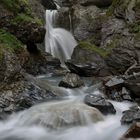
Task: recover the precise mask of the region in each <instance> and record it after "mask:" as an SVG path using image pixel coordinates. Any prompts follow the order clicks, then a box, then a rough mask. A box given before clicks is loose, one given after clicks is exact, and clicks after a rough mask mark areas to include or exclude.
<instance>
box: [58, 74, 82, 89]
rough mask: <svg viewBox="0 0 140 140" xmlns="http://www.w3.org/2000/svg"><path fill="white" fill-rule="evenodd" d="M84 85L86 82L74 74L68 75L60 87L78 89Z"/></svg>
mask: <svg viewBox="0 0 140 140" xmlns="http://www.w3.org/2000/svg"><path fill="white" fill-rule="evenodd" d="M83 85H84V82H83V81H82V80H81V79H80V77H79V76H78V75H76V74H73V73H68V74H66V76H65V77H64V78H63V79H62V81H60V83H59V86H60V87H66V88H78V87H81V86H83Z"/></svg>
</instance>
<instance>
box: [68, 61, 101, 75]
mask: <svg viewBox="0 0 140 140" xmlns="http://www.w3.org/2000/svg"><path fill="white" fill-rule="evenodd" d="M66 65H67V67H68V69H69V70H70V71H71V72H72V73H76V74H78V75H79V76H83V77H90V76H95V75H98V73H99V70H100V68H99V66H98V65H96V64H95V63H91V64H89V63H75V62H74V63H73V62H72V61H69V62H66Z"/></svg>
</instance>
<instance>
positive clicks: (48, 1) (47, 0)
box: [40, 0, 57, 10]
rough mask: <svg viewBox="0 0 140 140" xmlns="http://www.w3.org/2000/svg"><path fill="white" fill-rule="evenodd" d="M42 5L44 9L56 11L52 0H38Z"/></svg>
mask: <svg viewBox="0 0 140 140" xmlns="http://www.w3.org/2000/svg"><path fill="white" fill-rule="evenodd" d="M40 1H41V3H42V5H43V6H44V7H45V8H46V9H52V10H54V9H57V7H56V4H55V3H54V1H53V0H40Z"/></svg>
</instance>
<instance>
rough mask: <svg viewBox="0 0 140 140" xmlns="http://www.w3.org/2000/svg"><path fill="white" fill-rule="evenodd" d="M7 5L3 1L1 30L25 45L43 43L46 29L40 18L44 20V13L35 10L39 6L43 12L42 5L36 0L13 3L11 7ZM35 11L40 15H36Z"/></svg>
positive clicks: (17, 0)
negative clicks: (29, 42)
mask: <svg viewBox="0 0 140 140" xmlns="http://www.w3.org/2000/svg"><path fill="white" fill-rule="evenodd" d="M7 3H8V2H5V1H4V0H2V3H1V16H0V18H1V22H0V28H2V29H4V30H6V31H8V32H10V33H11V34H13V35H15V36H16V37H17V38H18V39H19V40H20V41H22V42H23V43H25V44H26V43H27V42H28V41H31V42H34V43H42V42H43V40H44V36H45V29H44V27H43V23H42V19H40V18H43V17H42V14H43V13H44V12H43V11H41V12H40V11H39V10H38V9H37V8H35V5H38V7H40V9H42V10H43V8H41V5H40V4H39V3H38V2H37V1H36V0H35V1H34V2H33V1H32V0H28V1H27V2H25V1H23V0H22V1H19V0H16V2H15V1H12V2H11V5H8V4H7ZM35 10H36V12H37V13H38V14H35V13H36V12H35ZM2 12H4V13H2ZM40 13H41V14H40Z"/></svg>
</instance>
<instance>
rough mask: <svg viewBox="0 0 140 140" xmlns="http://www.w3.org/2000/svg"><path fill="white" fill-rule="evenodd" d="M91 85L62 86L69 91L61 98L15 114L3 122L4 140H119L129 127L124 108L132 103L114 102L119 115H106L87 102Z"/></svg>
mask: <svg viewBox="0 0 140 140" xmlns="http://www.w3.org/2000/svg"><path fill="white" fill-rule="evenodd" d="M57 88H58V87H57ZM89 88H90V87H83V88H79V89H64V88H60V89H59V90H63V92H64V91H65V93H66V97H62V99H61V100H59V101H56V100H55V101H49V102H44V103H40V104H38V105H35V106H33V107H31V108H30V109H28V110H25V111H22V112H20V113H17V114H13V115H11V116H10V117H9V118H8V120H5V121H3V122H0V140H118V139H119V138H120V137H121V136H122V134H123V133H124V132H125V131H126V129H127V128H126V127H124V126H121V124H120V118H121V115H122V111H124V110H126V109H128V108H129V107H130V106H131V104H130V103H128V102H123V103H119V102H114V101H111V102H112V103H113V105H114V107H115V108H116V110H117V114H116V115H108V116H103V115H101V113H100V112H99V111H98V110H96V109H94V108H92V107H89V106H87V105H85V104H84V103H83V99H84V97H85V95H86V94H87V91H88V92H89V90H88V89H89ZM90 92H91V94H102V93H100V92H99V91H90Z"/></svg>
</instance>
